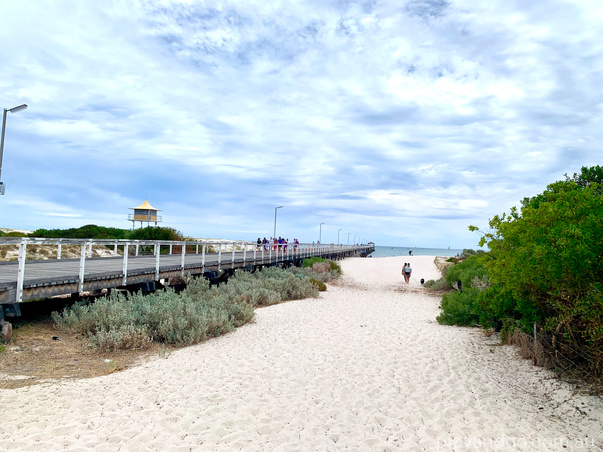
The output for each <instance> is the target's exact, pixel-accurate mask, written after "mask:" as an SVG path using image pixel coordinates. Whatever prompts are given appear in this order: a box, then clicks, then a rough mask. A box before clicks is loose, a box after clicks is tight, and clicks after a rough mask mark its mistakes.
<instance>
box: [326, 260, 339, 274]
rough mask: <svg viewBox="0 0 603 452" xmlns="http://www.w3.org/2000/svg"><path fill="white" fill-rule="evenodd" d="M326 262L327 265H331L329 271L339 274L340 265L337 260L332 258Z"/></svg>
mask: <svg viewBox="0 0 603 452" xmlns="http://www.w3.org/2000/svg"><path fill="white" fill-rule="evenodd" d="M327 262H328V263H329V266H330V267H331V271H334V272H336V273H337V274H338V275H340V276H341V265H339V264H338V263H337V262H335V261H332V260H328V261H327Z"/></svg>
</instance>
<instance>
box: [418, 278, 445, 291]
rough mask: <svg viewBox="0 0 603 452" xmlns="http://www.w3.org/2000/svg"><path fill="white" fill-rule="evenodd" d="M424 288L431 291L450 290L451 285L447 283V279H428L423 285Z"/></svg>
mask: <svg viewBox="0 0 603 452" xmlns="http://www.w3.org/2000/svg"><path fill="white" fill-rule="evenodd" d="M423 287H426V288H427V289H429V290H449V289H451V288H452V287H450V284H448V281H446V278H440V279H428V280H427V281H425V282H424V283H423Z"/></svg>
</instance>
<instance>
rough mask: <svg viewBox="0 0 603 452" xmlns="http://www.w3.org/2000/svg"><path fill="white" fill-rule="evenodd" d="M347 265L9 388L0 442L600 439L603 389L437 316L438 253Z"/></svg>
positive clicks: (49, 447) (277, 444)
mask: <svg viewBox="0 0 603 452" xmlns="http://www.w3.org/2000/svg"><path fill="white" fill-rule="evenodd" d="M406 261H410V262H411V263H412V266H413V269H414V273H413V279H412V280H411V283H410V284H408V285H407V284H404V282H403V280H402V277H401V275H400V270H401V267H402V264H403V262H406ZM342 264H343V265H342V266H343V269H344V272H345V276H344V278H343V279H342V280H341V281H340V282H338V283H337V285H330V286H329V289H328V291H327V292H323V293H322V294H321V297H320V298H319V299H307V300H299V301H294V302H288V303H284V304H280V305H276V306H272V307H268V308H264V309H260V310H258V311H257V312H256V321H255V322H254V323H251V324H248V325H246V326H244V327H242V328H239V329H238V330H237V331H235V332H233V333H231V334H228V335H226V336H224V337H221V338H217V339H213V340H210V341H208V342H206V343H203V344H200V345H197V346H194V347H190V348H187V349H183V350H180V351H178V352H176V353H172V354H171V355H169V356H168V357H167V358H156V359H154V360H152V361H150V362H148V363H146V364H145V365H142V366H141V367H138V368H135V369H131V370H128V371H125V372H122V373H119V374H113V375H109V376H105V377H100V378H94V379H90V380H81V381H61V382H53V383H47V384H44V385H40V386H32V387H26V388H21V389H16V390H0V400H1V402H0V403H1V406H2V419H1V421H0V450H19V451H29V450H40V451H41V450H44V451H54V450H70V451H84V450H95V451H118V450H119V451H155V450H161V451H172V450H173V451H188V450H192V451H214V450H219V451H239V450H240V451H267V450H270V451H273V450H274V451H339V450H350V451H351V450H354V451H365V450H368V451H372V450H375V451H421V450H424V451H437V450H441V451H452V450H454V451H472V450H475V451H482V450H505V451H508V450H522V451H528V450H534V451H536V450H537V451H549V450H550V451H561V450H564V451H568V450H602V449H603V433H602V429H601V425H603V403H601V400H600V399H597V398H594V397H588V396H583V395H578V394H573V393H572V392H571V390H570V388H569V387H567V386H566V385H565V384H563V383H560V382H558V381H556V380H555V379H553V378H551V376H550V375H549V373H548V372H546V371H544V370H542V369H538V368H535V367H533V366H532V365H531V363H530V362H528V361H525V360H521V359H519V358H518V357H517V356H516V353H515V351H514V350H513V349H512V348H511V347H501V346H497V345H496V343H495V342H493V341H492V340H488V339H486V338H485V337H484V336H483V334H481V332H480V331H479V330H476V329H469V328H457V327H448V326H442V325H438V324H437V322H436V321H435V317H436V316H437V315H438V304H439V299H437V298H435V297H433V296H430V295H427V294H426V293H425V292H424V291H423V289H422V288H421V286H420V284H419V283H418V280H419V279H420V278H425V279H431V278H434V277H438V273H437V270H436V268H435V266H434V265H433V257H425V256H419V257H406V258H400V257H396V258H394V257H392V258H380V259H361V258H355V259H347V260H345V261H343V263H342ZM564 446H565V447H564Z"/></svg>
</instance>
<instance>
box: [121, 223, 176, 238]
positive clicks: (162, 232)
mask: <svg viewBox="0 0 603 452" xmlns="http://www.w3.org/2000/svg"><path fill="white" fill-rule="evenodd" d="M125 238H127V239H129V240H184V236H183V235H182V233H181V232H179V231H177V230H176V229H174V228H163V227H153V226H147V227H146V228H139V229H133V230H131V231H128V233H127V234H126V237H125Z"/></svg>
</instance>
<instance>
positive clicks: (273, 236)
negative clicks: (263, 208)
mask: <svg viewBox="0 0 603 452" xmlns="http://www.w3.org/2000/svg"><path fill="white" fill-rule="evenodd" d="M282 207H283V206H278V207H275V208H274V233H273V234H272V238H273V239H275V238H276V210H277V209H280V208H282Z"/></svg>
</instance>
